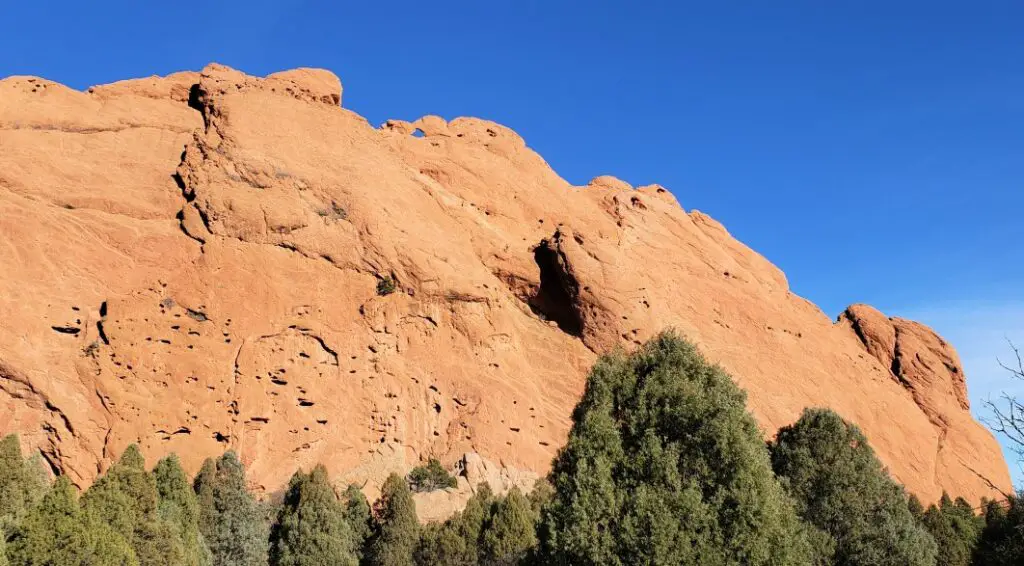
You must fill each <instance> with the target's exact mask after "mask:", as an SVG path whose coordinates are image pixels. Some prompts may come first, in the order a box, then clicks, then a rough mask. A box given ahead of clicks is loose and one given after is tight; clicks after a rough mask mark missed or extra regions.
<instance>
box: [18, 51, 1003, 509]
mask: <svg viewBox="0 0 1024 566" xmlns="http://www.w3.org/2000/svg"><path fill="white" fill-rule="evenodd" d="M341 94H342V89H341V84H340V82H339V81H338V79H337V78H336V77H335V76H334V75H332V74H330V73H328V72H326V71H320V70H312V69H300V70H296V71H288V72H284V73H278V74H275V75H271V76H269V77H266V78H263V79H260V78H255V77H251V76H247V75H244V74H242V73H240V72H237V71H234V70H232V69H228V68H226V67H222V66H218V65H210V66H209V67H207V68H206V69H205V70H203V72H202V73H178V74H175V75H171V76H168V77H164V78H157V77H154V78H148V79H139V80H131V81H124V82H120V83H115V84H112V85H104V86H98V87H94V88H91V89H89V90H88V91H87V92H78V91H74V90H71V89H68V88H66V87H63V86H61V85H59V84H56V83H53V82H51V81H46V80H44V79H38V78H31V77H11V78H8V79H5V80H3V81H0V237H2V239H0V241H2V242H3V244H4V245H0V265H2V266H4V268H3V270H2V271H0V297H2V300H0V321H2V323H0V324H2V325H0V432H10V431H18V432H21V433H22V435H23V438H24V442H25V444H26V447H31V448H38V449H39V450H41V451H42V453H43V454H44V456H45V458H46V459H47V461H48V462H49V463H50V464H51V465H52V466H53V467H54V468H55V469H59V470H61V471H63V472H65V473H67V474H69V475H70V476H71V478H73V479H74V480H75V481H76V482H77V483H79V484H83V485H84V484H88V483H89V482H91V481H92V480H93V479H94V478H95V477H96V475H97V474H98V473H101V472H102V471H103V470H104V469H105V468H106V467H107V466H109V465H110V463H111V461H112V459H113V458H114V457H116V456H117V455H118V454H119V453H120V452H121V450H123V449H124V448H125V447H126V446H127V445H128V444H130V443H133V442H137V443H139V444H140V445H141V447H142V449H143V450H144V452H145V454H146V455H147V457H148V458H150V459H151V460H152V461H154V462H155V460H156V459H157V458H159V457H161V456H162V455H164V454H166V453H168V452H177V453H178V454H179V455H180V456H181V457H182V460H183V463H184V464H185V465H186V467H187V468H188V470H189V471H195V470H196V469H197V468H198V467H199V465H200V463H201V461H202V460H203V459H204V458H206V457H207V456H211V455H216V454H219V453H221V452H222V451H224V450H225V449H227V448H233V449H235V450H236V451H238V452H239V453H240V454H241V456H242V458H243V460H244V462H245V463H246V464H247V465H248V466H249V471H250V478H251V481H252V483H253V485H254V486H255V487H257V488H259V489H263V490H266V491H272V490H276V489H279V488H280V487H281V486H283V485H284V484H285V483H286V482H287V479H288V477H289V476H290V475H291V473H292V472H293V471H294V470H295V469H296V468H297V467H299V466H303V467H309V466H311V465H313V464H315V463H317V462H323V463H325V464H327V465H328V467H329V469H330V470H331V471H332V472H333V473H334V474H335V475H336V476H337V477H339V478H340V479H342V480H343V481H344V480H371V481H379V480H380V479H381V478H382V477H383V476H384V475H385V474H386V473H387V472H389V471H391V470H402V471H404V470H407V469H408V468H409V467H411V466H412V465H414V464H415V463H416V462H417V461H418V460H420V459H423V458H426V457H427V456H428V455H436V456H438V457H440V458H441V459H442V461H446V462H454V461H455V460H456V459H457V458H459V457H461V456H462V455H463V454H464V453H467V452H476V453H479V454H480V455H481V456H483V457H484V458H487V459H488V460H490V461H492V462H494V463H496V465H499V466H504V467H507V468H509V469H516V470H530V471H534V472H539V473H543V472H544V471H546V469H547V468H548V466H549V464H550V462H551V459H552V457H553V456H554V454H555V451H556V450H557V449H558V447H559V446H560V445H561V444H562V443H563V442H564V440H565V436H566V434H567V431H568V427H569V424H570V421H569V416H570V413H571V410H572V407H573V406H574V404H575V402H576V400H577V398H578V396H579V395H580V393H581V391H582V388H583V383H584V379H585V376H586V372H587V370H588V368H589V367H590V365H591V364H592V363H593V362H594V360H595V358H596V356H597V355H598V354H600V353H601V352H604V351H606V350H608V349H609V348H612V347H614V346H616V345H618V344H625V345H626V346H627V347H628V346H631V345H635V344H639V343H641V342H642V341H644V340H645V339H647V338H649V337H650V336H652V335H653V334H655V333H656V332H658V331H660V330H661V329H663V328H666V327H674V328H676V329H678V330H680V331H681V332H683V333H684V334H685V335H687V336H688V337H689V338H690V339H692V340H694V341H695V342H697V343H698V344H699V345H700V347H701V349H702V350H703V351H704V352H705V353H706V354H707V355H708V356H709V357H710V358H711V359H713V360H715V361H717V362H719V363H721V364H722V365H723V366H724V367H725V368H726V369H727V370H728V371H730V372H731V373H732V374H733V375H734V376H735V378H736V379H737V381H738V382H739V384H740V385H741V386H742V387H743V388H745V389H746V390H747V392H748V394H749V405H750V408H751V409H752V411H753V412H754V414H755V415H756V416H757V418H758V420H759V422H760V423H761V425H762V426H763V429H764V431H765V434H766V436H771V435H772V434H773V432H774V431H775V430H776V429H777V428H778V427H779V426H782V425H784V424H788V423H790V422H792V421H794V420H795V419H796V418H797V417H798V416H799V414H800V412H801V410H802V409H803V408H804V407H806V406H812V405H814V406H822V405H824V406H829V407H832V408H834V409H836V410H837V411H838V412H839V413H841V414H842V415H843V416H845V417H846V418H848V419H851V420H853V421H855V422H857V423H858V424H859V425H860V426H861V428H862V429H863V430H864V431H865V432H866V434H867V435H868V437H869V439H870V440H871V442H872V444H873V445H874V447H875V448H876V450H877V452H878V454H879V456H880V457H881V458H882V460H883V461H884V462H885V464H886V465H887V466H888V467H889V469H890V471H891V472H892V474H893V475H894V476H895V477H896V479H898V480H899V481H901V482H903V483H905V484H906V485H907V486H908V487H909V488H910V489H911V490H912V491H914V492H916V493H918V494H919V495H921V496H922V497H923V498H924V499H935V498H937V497H938V495H939V494H940V493H941V491H942V490H944V489H945V490H948V491H949V492H950V493H954V494H958V495H964V496H967V497H969V498H971V499H975V500H976V499H978V498H980V497H982V496H986V495H993V494H994V493H995V492H996V490H1009V489H1010V479H1009V474H1008V470H1007V466H1006V463H1005V462H1004V460H1003V458H1002V455H1001V453H1000V450H999V447H998V445H997V444H996V442H995V440H994V439H993V438H992V436H991V435H990V434H989V433H988V432H987V431H986V430H985V429H984V428H982V427H981V426H980V425H978V424H977V423H976V422H975V421H974V420H972V418H971V416H970V414H969V412H968V404H967V397H966V392H965V381H964V375H963V370H962V368H961V366H960V363H959V360H958V359H957V356H956V353H955V351H954V350H953V348H952V347H951V346H949V345H948V344H946V343H945V342H943V341H942V339H941V338H939V337H938V336H937V335H935V334H934V333H933V332H932V331H930V330H929V329H927V328H925V327H924V326H922V325H920V324H917V323H913V322H909V321H904V320H900V319H892V320H890V319H888V318H886V317H885V316H884V315H882V314H881V313H879V312H878V311H875V310H874V309H871V308H870V307H864V306H854V307H851V308H850V309H849V310H848V311H847V312H846V313H844V315H843V316H841V317H840V320H839V322H838V323H833V322H832V321H831V320H830V318H829V317H827V316H826V315H825V314H823V313H822V312H821V311H820V310H819V309H818V308H817V307H816V306H814V305H813V304H811V303H809V302H808V301H806V300H804V299H802V298H800V297H798V296H796V295H794V294H792V293H791V292H790V291H789V288H788V284H787V281H786V278H785V275H784V274H783V273H782V272H781V271H780V270H779V269H777V268H776V267H775V266H773V265H772V264H771V263H769V262H768V261H767V260H765V259H764V258H763V257H761V256H760V255H758V254H757V253H755V252H753V251H752V250H750V249H749V248H747V247H746V246H744V245H743V244H742V243H740V242H738V241H736V240H735V239H734V238H732V237H731V236H730V235H729V233H728V232H727V231H726V230H725V228H724V227H723V226H722V225H721V224H719V223H718V222H716V221H714V220H713V219H711V218H710V217H708V216H707V215H705V214H702V213H700V212H698V211H691V212H686V211H685V210H684V209H683V208H682V207H681V206H680V204H679V203H677V202H676V200H675V198H674V197H673V196H672V195H671V194H670V193H669V192H667V191H666V190H665V189H664V188H662V187H659V186H657V185H652V186H648V187H641V188H639V189H634V188H632V187H630V186H629V185H628V184H626V183H624V182H622V181H620V180H618V179H615V178H613V177H598V178H595V179H594V181H592V182H591V183H590V184H589V185H588V186H585V187H574V186H571V185H570V184H569V183H567V182H566V181H564V180H563V179H561V178H560V177H559V176H558V175H557V174H556V173H555V172H554V171H552V170H551V168H550V167H549V166H548V165H547V164H546V163H545V162H544V160H543V159H542V158H541V157H540V156H539V155H537V154H536V153H534V152H533V151H532V150H530V149H529V148H528V147H527V146H526V144H525V143H524V141H523V140H522V139H521V138H520V137H519V136H518V135H516V134H515V132H512V131H511V130H509V129H507V128H505V127H502V126H500V125H497V124H494V123H492V122H487V121H484V120H478V119H474V118H459V119H456V120H452V121H451V122H446V121H445V120H443V119H441V118H438V117H432V116H427V117H424V118H422V119H420V120H418V121H417V122H415V123H409V122H403V121H397V120H396V121H389V122H388V123H387V124H385V125H383V126H381V127H380V128H374V127H373V126H371V125H370V124H368V123H367V122H366V120H364V119H363V118H361V117H360V116H358V115H356V114H354V113H352V112H350V111H348V110H346V109H344V108H342V107H341V106H339V104H340V102H341ZM417 130H418V131H419V132H420V133H422V135H421V136H420V135H413V134H414V133H416V132H417ZM683 204H685V203H683ZM383 277H392V278H393V279H394V280H395V281H396V282H397V291H396V292H395V293H393V294H390V295H386V296H378V294H377V292H376V287H377V283H378V281H379V280H380V279H381V278H383Z"/></svg>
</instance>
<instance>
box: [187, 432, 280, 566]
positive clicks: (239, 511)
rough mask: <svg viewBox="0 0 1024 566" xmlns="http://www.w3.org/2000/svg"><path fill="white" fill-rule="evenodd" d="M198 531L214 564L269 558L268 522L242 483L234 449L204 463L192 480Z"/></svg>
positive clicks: (246, 564) (256, 565) (242, 565)
mask: <svg viewBox="0 0 1024 566" xmlns="http://www.w3.org/2000/svg"><path fill="white" fill-rule="evenodd" d="M194 488H195V491H196V496H197V498H198V500H199V531H200V532H201V533H202V535H203V538H204V539H205V540H206V544H207V546H209V548H210V553H211V554H212V556H213V564H214V566H262V565H266V564H267V560H268V537H269V531H268V525H267V521H266V519H265V517H264V515H263V512H262V510H261V508H260V506H259V504H258V503H257V501H256V499H255V498H254V497H253V496H252V494H251V493H249V491H248V489H246V486H245V468H244V467H243V466H242V463H241V462H239V461H238V457H237V456H236V455H235V453H234V452H227V453H225V454H224V455H223V456H221V457H220V458H218V459H217V460H216V461H214V460H212V459H208V460H206V462H204V463H203V467H202V469H201V470H200V471H199V474H198V475H197V476H196V479H195V482H194Z"/></svg>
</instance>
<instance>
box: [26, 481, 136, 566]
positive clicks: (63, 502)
mask: <svg viewBox="0 0 1024 566" xmlns="http://www.w3.org/2000/svg"><path fill="white" fill-rule="evenodd" d="M7 557H8V560H9V561H10V562H11V563H12V564H17V565H19V566H22V565H24V566H42V565H47V566H50V565H54V566H55V565H58V564H59V565H60V566H137V565H138V564H139V562H138V560H137V559H136V558H135V553H134V552H133V551H132V549H131V546H129V544H128V541H126V540H125V539H124V537H122V536H121V535H120V534H119V533H117V532H116V531H114V530H113V529H112V528H110V527H109V526H108V525H107V524H105V523H103V522H102V521H99V520H96V519H94V518H93V517H91V516H90V515H89V514H87V513H85V512H84V511H83V510H82V508H81V507H80V506H79V504H78V499H77V495H76V493H75V488H74V486H72V485H71V482H70V481H68V478H67V477H66V476H61V477H59V478H57V481H56V482H54V484H53V486H52V487H51V489H50V490H49V491H48V492H47V493H46V495H44V496H43V498H42V500H40V501H39V503H38V504H36V505H35V506H33V507H32V509H31V510H29V512H28V513H27V514H26V515H25V518H24V519H23V520H22V522H21V525H20V526H19V527H18V528H17V529H16V530H15V531H14V534H13V536H12V537H11V539H10V544H9V546H8V549H7Z"/></svg>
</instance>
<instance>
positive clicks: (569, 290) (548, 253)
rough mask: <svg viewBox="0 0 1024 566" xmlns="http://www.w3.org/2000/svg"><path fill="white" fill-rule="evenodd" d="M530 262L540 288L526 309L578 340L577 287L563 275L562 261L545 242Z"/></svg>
mask: <svg viewBox="0 0 1024 566" xmlns="http://www.w3.org/2000/svg"><path fill="white" fill-rule="evenodd" d="M556 238H557V235H556ZM533 259H534V261H535V262H536V263H537V267H538V268H540V287H539V288H538V289H537V291H536V292H535V293H534V294H533V296H532V297H530V299H529V301H528V304H529V306H530V308H531V309H532V310H533V312H534V313H535V314H537V315H538V316H541V317H543V318H545V319H547V320H551V321H554V322H555V324H557V325H558V327H559V328H561V329H562V331H563V332H565V333H566V334H571V335H572V336H576V337H580V336H582V334H583V315H582V314H581V313H580V308H579V304H578V298H579V289H580V286H579V283H578V282H577V281H576V278H575V277H573V275H572V274H571V273H569V272H568V271H567V269H566V265H565V260H564V258H563V257H562V255H561V254H560V253H559V251H558V250H557V249H555V248H553V247H552V243H551V242H550V241H549V240H542V241H541V242H540V244H538V245H537V247H536V248H534V250H533Z"/></svg>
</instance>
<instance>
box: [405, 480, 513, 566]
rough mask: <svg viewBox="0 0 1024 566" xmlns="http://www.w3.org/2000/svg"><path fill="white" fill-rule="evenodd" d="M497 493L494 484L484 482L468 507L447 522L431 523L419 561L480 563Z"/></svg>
mask: <svg viewBox="0 0 1024 566" xmlns="http://www.w3.org/2000/svg"><path fill="white" fill-rule="evenodd" d="M493 507H494V494H493V493H492V491H491V487H490V485H488V484H487V483H482V484H480V485H479V486H478V487H477V490H476V493H474V494H473V496H472V497H470V498H469V500H468V501H467V502H466V507H465V508H464V509H463V510H462V511H461V512H459V513H456V514H455V515H453V516H452V517H450V518H449V519H448V520H447V521H445V522H444V523H430V524H429V525H427V526H426V527H425V528H424V530H423V534H422V535H421V538H420V544H419V546H418V547H417V549H416V563H417V564H420V565H421V566H430V565H433V564H446V565H451V566H476V565H477V564H479V563H480V554H481V547H482V536H481V535H482V533H483V531H484V525H485V524H487V523H488V522H489V521H490V520H491V517H492V514H493Z"/></svg>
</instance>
